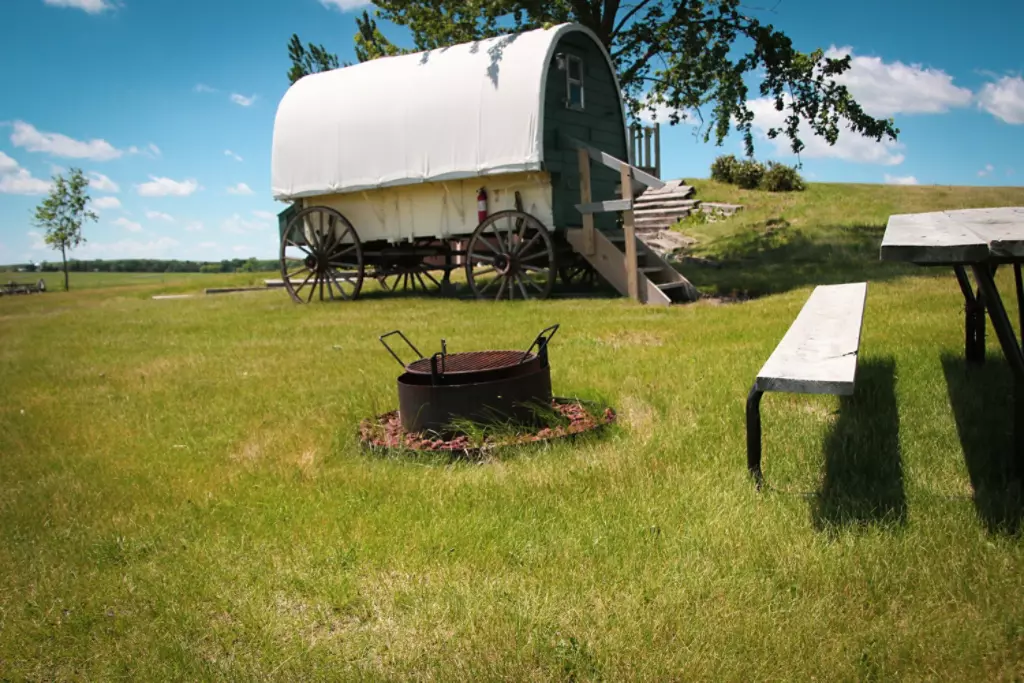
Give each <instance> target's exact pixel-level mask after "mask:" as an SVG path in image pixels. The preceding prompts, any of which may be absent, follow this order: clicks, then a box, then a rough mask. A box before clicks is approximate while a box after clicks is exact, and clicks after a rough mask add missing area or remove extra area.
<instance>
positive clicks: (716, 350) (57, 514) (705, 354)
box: [0, 186, 1024, 681]
mask: <svg viewBox="0 0 1024 683" xmlns="http://www.w3.org/2000/svg"><path fill="white" fill-rule="evenodd" d="M814 188H815V186H812V191H817V190H815V189H814ZM853 191H860V189H859V188H852V189H851V192H853ZM880 191H885V192H888V190H885V189H884V188H882V189H880ZM911 191H914V190H913V189H912V190H911ZM709 194H710V192H708V191H705V190H704V189H701V195H700V196H702V197H703V198H706V199H710V197H709V196H708V195H709ZM840 194H841V193H840ZM769 200H770V201H775V198H765V199H764V201H769ZM797 201H800V200H797ZM1001 203H1007V202H1001ZM1015 203H1020V204H1024V201H1019V202H1015ZM939 208H942V207H941V206H940V207H939ZM852 210H853V209H851V211H852ZM751 213H753V211H752V212H751ZM872 215H873V214H872ZM787 220H788V219H787ZM850 220H851V221H856V220H858V219H857V218H856V216H851V217H850ZM859 220H860V221H861V223H860V224H863V225H864V226H866V227H865V229H866V230H868V231H869V232H870V231H871V229H872V228H871V225H873V223H872V221H874V220H875V218H873V217H871V216H866V217H864V218H862V219H859ZM791 222H792V221H791ZM883 223H884V221H883ZM719 227H721V226H719ZM734 227H735V230H734V232H736V233H737V234H739V233H740V232H741V227H740V226H734ZM722 229H723V231H724V230H725V228H724V227H723V228H722ZM809 230H810V231H811V232H814V226H811V227H810V228H809ZM870 234H871V235H872V237H871V238H870V239H873V240H875V243H874V245H873V246H871V245H870V244H869V246H870V248H868V247H864V250H863V254H864V260H863V262H855V261H851V260H850V259H847V261H846V263H845V267H846V268H848V269H849V270H848V271H846V272H848V273H851V274H855V273H857V269H858V268H860V271H859V272H860V274H861V275H862V276H864V275H866V276H867V277H868V278H869V279H870V285H869V288H868V302H867V310H866V316H865V323H864V334H863V343H862V347H861V360H860V370H859V376H858V386H857V393H856V395H855V396H854V397H853V398H851V399H847V400H843V401H840V400H839V399H836V398H833V397H808V396H789V395H783V394H770V395H768V396H767V397H766V398H765V400H764V402H763V415H764V424H765V434H764V439H765V475H766V479H767V483H768V486H767V488H766V489H765V490H764V491H762V492H760V493H758V492H756V491H755V489H754V486H753V485H752V483H751V481H750V479H749V478H748V476H747V473H746V467H745V451H744V438H745V437H744V421H743V408H744V400H745V398H746V393H747V391H748V389H749V387H750V384H751V382H752V380H753V378H754V376H755V374H756V373H757V370H758V369H759V368H760V366H761V364H762V363H763V362H764V360H765V359H766V358H767V357H768V355H769V354H770V353H771V350H772V349H773V348H774V346H775V344H776V343H777V342H778V340H779V339H780V338H781V337H782V335H783V333H784V332H785V330H786V328H787V327H788V326H789V324H790V322H791V321H792V320H793V318H794V317H795V316H796V314H797V312H798V311H799V309H800V307H801V305H802V304H803V302H804V301H805V300H806V297H807V295H808V294H809V292H810V288H811V286H812V285H813V284H815V283H814V282H812V281H806V282H805V281H803V280H802V279H801V278H798V277H796V276H794V278H795V279H794V280H793V281H791V282H787V283H781V281H780V284H778V285H777V290H778V291H780V292H782V293H780V294H776V295H773V296H766V297H763V298H759V299H756V300H753V301H749V302H746V303H742V304H726V305H715V303H714V302H713V301H703V302H700V303H697V304H693V305H687V306H679V307H673V308H672V309H670V310H655V309H648V308H643V307H637V306H634V305H632V304H630V303H628V302H626V301H624V300H621V299H607V300H605V299H598V300H574V299H560V300H553V301H546V302H530V303H521V302H516V303H511V304H510V303H507V302H504V303H501V304H498V303H493V302H480V303H478V302H469V301H457V300H440V299H426V298H424V299H418V298H407V297H399V296H378V297H370V298H367V299H365V300H361V301H357V302H354V303H346V304H323V305H312V306H298V305H294V304H292V303H291V302H290V300H288V298H287V295H285V294H284V293H283V292H282V291H279V290H278V291H268V292H256V293H244V294H237V295H225V296H218V297H202V298H195V299H187V300H166V301H153V300H150V299H149V295H150V294H152V293H157V292H161V291H163V290H164V289H166V288H167V287H168V285H166V284H159V283H157V284H152V285H142V284H133V285H131V286H125V287H114V288H108V289H94V290H81V291H77V290H73V291H72V292H71V293H69V294H64V293H53V292H50V293H47V294H44V295H32V296H22V297H5V298H3V299H0V342H2V343H0V384H2V386H3V389H4V393H3V396H4V401H3V403H2V404H0V458H2V467H0V679H7V678H9V679H13V680H20V679H23V678H30V679H47V680H53V679H58V680H68V679H72V680H105V679H131V680H166V679H179V680H180V679H184V680H210V679H231V680H239V679H253V678H259V679H263V678H266V679H274V680H308V679H324V678H331V679H338V678H341V679H362V678H369V679H386V680H410V679H414V680H476V679H513V680H524V679H525V680H574V679H575V680H596V679H602V680H737V681H748V680H764V679H772V680H783V679H784V680H809V679H812V678H813V679H829V680H851V681H852V680H856V681H860V680H873V679H893V678H900V679H918V680H919V679H928V680H934V679H947V680H948V679H955V680H992V679H999V680H1013V679H1015V678H1016V679H1019V678H1021V677H1024V601H1022V600H1021V596H1022V595H1024V541H1022V539H1021V534H1020V526H1021V521H1022V519H1024V511H1022V505H1021V498H1020V495H1019V490H1018V489H1015V488H1013V487H1012V486H1010V487H1008V486H1007V484H1006V477H1005V470H1006V467H1007V466H1008V452H1009V445H1010V436H1011V432H1012V424H1011V422H1010V419H1011V417H1010V412H1009V406H1010V398H1011V395H1012V388H1011V384H1010V378H1009V373H1008V370H1007V368H1006V366H1005V363H1004V362H1003V361H1002V360H1001V355H1000V354H999V353H998V348H997V346H996V342H995V339H994V335H993V334H991V333H990V334H989V354H990V355H989V361H988V363H987V364H986V365H985V366H984V367H983V368H966V367H965V366H964V363H963V360H962V357H963V327H962V325H963V321H962V308H963V300H962V297H961V295H960V293H959V290H958V289H957V286H956V283H955V281H954V279H953V277H952V275H951V274H949V275H947V274H944V273H942V274H940V273H935V274H933V275H928V274H922V273H921V271H917V270H914V271H909V272H908V273H903V272H897V273H889V272H888V271H886V270H885V268H891V266H883V267H882V270H879V266H877V265H876V264H875V263H874V260H877V240H878V239H880V235H881V233H880V232H877V234H876V232H870ZM723 236H724V235H723ZM723 236H719V237H723ZM865 241H866V242H868V238H865ZM855 253H857V254H859V253H860V252H859V251H857V252H855ZM769 257H770V254H769ZM851 258H852V257H851ZM858 258H859V257H858ZM872 259H874V260H872ZM721 270H726V269H725V268H722V269H713V268H708V271H709V272H711V271H715V272H718V271H721ZM737 270H739V269H737ZM794 272H799V273H800V274H801V276H802V273H803V271H802V270H799V268H798V269H796V270H795V271H794ZM876 273H884V276H879V277H877V278H875V277H874V274H876ZM1007 275H1008V273H1003V274H1001V276H1000V284H1001V286H1002V287H1003V288H1004V291H1007V292H1009V291H1010V284H1011V282H1010V280H1008V279H1007ZM835 277H839V276H838V275H836V276H835ZM806 279H811V278H809V277H808V278H806ZM147 287H149V289H147ZM555 322H558V323H560V324H561V325H562V327H561V330H560V331H559V333H558V336H557V337H556V338H555V340H554V342H553V343H552V348H551V361H552V377H553V382H554V385H555V390H556V393H558V394H560V395H567V396H568V395H579V396H582V397H589V398H596V399H601V400H605V401H608V402H609V403H611V404H612V405H613V406H615V407H616V408H617V410H618V411H619V417H620V420H619V423H618V425H617V426H616V427H615V428H613V429H612V430H611V431H609V432H608V433H607V434H606V435H605V436H604V437H602V438H600V439H593V440H586V441H583V442H578V443H576V444H575V445H570V444H558V445H552V446H548V447H538V448H532V449H525V450H518V451H514V452H509V453H506V454H505V455H502V456H500V457H495V458H493V459H490V460H487V461H484V462H480V463H475V462H446V461H441V460H436V459H435V460H431V459H425V458H424V459H414V458H406V457H392V458H388V457H380V456H375V455H370V454H368V453H365V452H363V451H361V450H360V448H359V447H358V444H357V441H356V435H355V431H356V426H357V424H358V422H359V421H360V420H361V419H362V418H364V417H367V416H370V415H374V414H377V413H381V412H384V411H386V410H390V409H392V408H393V407H395V405H396V403H397V398H396V393H395V384H394V381H395V378H396V376H397V373H398V371H399V368H398V367H397V365H396V364H395V362H394V360H393V359H391V358H390V356H388V355H387V353H386V352H385V351H384V349H383V348H382V347H381V345H380V344H379V342H378V341H377V337H378V335H380V334H382V333H384V332H387V331H389V330H391V329H394V328H400V329H402V330H403V331H404V332H405V333H406V334H407V335H409V336H410V338H411V339H412V340H413V341H414V342H416V343H417V344H418V345H419V346H420V348H421V350H424V351H426V350H427V349H430V350H437V349H436V347H439V345H440V338H441V337H444V338H446V339H447V342H448V348H449V350H450V351H458V350H470V349H481V348H488V347H494V346H496V345H497V346H505V347H513V348H515V347H523V348H525V347H526V346H527V345H528V344H529V342H530V341H531V340H532V338H533V336H534V335H535V334H536V333H537V332H538V331H539V330H540V329H541V328H543V327H545V326H547V325H549V324H551V323H555ZM424 347H426V348H424Z"/></svg>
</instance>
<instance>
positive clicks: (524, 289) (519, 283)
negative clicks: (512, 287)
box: [516, 275, 530, 299]
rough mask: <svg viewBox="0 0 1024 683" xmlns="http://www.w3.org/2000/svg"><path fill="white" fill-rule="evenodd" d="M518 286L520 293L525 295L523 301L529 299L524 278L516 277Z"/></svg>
mask: <svg viewBox="0 0 1024 683" xmlns="http://www.w3.org/2000/svg"><path fill="white" fill-rule="evenodd" d="M516 284H517V285H519V291H520V292H522V293H523V299H529V298H530V295H529V294H527V293H526V285H524V284H523V278H521V277H520V276H519V275H516Z"/></svg>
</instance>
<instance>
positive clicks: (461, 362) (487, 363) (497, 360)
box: [406, 351, 537, 375]
mask: <svg viewBox="0 0 1024 683" xmlns="http://www.w3.org/2000/svg"><path fill="white" fill-rule="evenodd" d="M536 357H537V356H536V354H533V353H531V354H528V355H527V356H526V358H523V352H522V351H467V352H464V353H449V354H448V355H447V356H445V357H444V361H443V362H442V361H441V360H440V359H438V363H437V371H438V372H441V373H443V374H446V375H450V374H458V373H462V372H480V371H481V370H498V369H501V368H507V367H511V366H513V365H519V362H520V361H522V362H524V363H528V362H530V361H531V360H533V359H534V358H536ZM406 370H408V371H409V372H412V373H417V374H421V375H429V374H430V359H429V358H421V359H420V360H417V361H413V362H412V363H409V365H408V366H407V367H406Z"/></svg>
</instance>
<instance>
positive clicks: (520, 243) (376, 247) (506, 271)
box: [280, 206, 597, 303]
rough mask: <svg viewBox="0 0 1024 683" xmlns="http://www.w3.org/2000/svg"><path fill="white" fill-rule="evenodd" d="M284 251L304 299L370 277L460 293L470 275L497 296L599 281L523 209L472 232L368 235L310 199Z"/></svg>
mask: <svg viewBox="0 0 1024 683" xmlns="http://www.w3.org/2000/svg"><path fill="white" fill-rule="evenodd" d="M280 258H281V277H282V279H283V280H284V286H285V289H286V290H287V291H288V293H289V295H290V296H291V297H292V299H293V300H295V301H296V302H298V303H310V302H312V301H313V300H314V299H318V300H320V301H329V300H351V299H356V298H358V297H359V295H360V294H361V293H362V292H363V285H364V283H365V282H366V280H367V279H372V280H375V281H376V282H377V283H378V284H379V286H380V288H381V289H383V290H385V291H393V292H411V293H431V292H437V293H443V294H452V293H458V291H459V289H460V285H462V283H464V287H463V289H464V290H465V289H468V291H469V292H470V293H471V294H472V295H473V296H475V297H476V298H479V299H494V300H503V299H504V300H514V299H545V298H547V297H548V296H550V295H551V292H552V289H553V287H554V285H555V281H556V278H557V277H561V279H562V281H563V282H565V283H566V284H577V283H583V282H586V283H589V284H592V283H594V282H596V281H597V275H596V273H595V272H594V271H593V270H592V269H591V268H590V267H589V265H588V264H587V263H586V262H585V261H584V260H581V259H579V258H578V257H577V255H576V254H575V252H574V251H573V249H572V247H571V246H570V245H569V243H568V242H566V241H565V239H564V238H562V237H561V236H560V235H558V234H553V233H552V232H551V231H549V230H548V229H547V228H545V227H544V225H543V224H542V223H541V222H540V221H539V220H537V219H536V218H535V217H533V216H531V215H530V214H529V213H526V212H524V211H521V210H518V209H513V210H505V211H499V212H497V213H494V214H492V215H490V216H488V217H487V218H486V219H485V220H484V221H483V222H482V223H480V225H479V226H477V228H476V230H474V231H473V233H472V234H471V235H469V236H468V237H467V236H462V237H457V238H454V237H453V238H450V239H435V238H418V239H414V240H411V241H409V242H405V243H399V244H394V243H391V242H388V241H387V240H374V241H369V242H362V241H361V240H360V238H359V234H358V231H357V229H356V228H355V227H354V226H353V225H352V224H351V223H350V222H349V221H348V219H346V218H345V216H343V215H342V214H341V213H340V212H339V211H337V210H335V209H333V208H330V207H326V206H310V207H307V208H304V209H302V210H301V211H299V212H298V213H296V214H295V216H294V217H293V218H292V219H291V220H290V221H289V222H288V224H287V226H286V227H285V229H284V231H283V234H282V238H281V251H280ZM452 273H456V278H457V279H458V283H456V282H453V280H452Z"/></svg>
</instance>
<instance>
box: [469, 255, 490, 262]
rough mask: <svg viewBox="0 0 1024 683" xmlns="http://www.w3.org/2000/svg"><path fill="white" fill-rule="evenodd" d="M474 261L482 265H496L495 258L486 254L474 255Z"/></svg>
mask: <svg viewBox="0 0 1024 683" xmlns="http://www.w3.org/2000/svg"><path fill="white" fill-rule="evenodd" d="M473 260H474V261H479V262H480V263H494V257H493V256H487V255H485V254H473Z"/></svg>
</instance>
